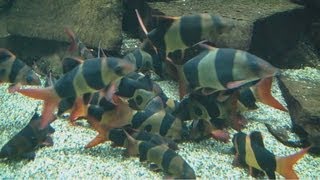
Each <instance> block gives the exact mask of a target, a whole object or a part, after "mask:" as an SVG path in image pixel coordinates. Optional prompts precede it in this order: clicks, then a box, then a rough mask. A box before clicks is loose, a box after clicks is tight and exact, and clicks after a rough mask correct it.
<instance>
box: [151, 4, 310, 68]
mask: <svg viewBox="0 0 320 180" xmlns="http://www.w3.org/2000/svg"><path fill="white" fill-rule="evenodd" d="M148 5H149V6H150V7H151V8H152V9H153V10H158V11H160V12H162V13H164V14H165V15H169V16H181V15H186V14H195V13H210V14H215V15H220V16H222V17H225V18H229V19H232V20H235V21H237V22H238V23H237V28H234V30H232V31H230V33H227V34H226V36H224V37H223V38H222V39H221V40H220V41H221V43H220V44H223V45H224V46H227V47H231V48H237V49H242V50H247V51H249V52H251V53H253V54H255V55H257V56H259V57H262V58H263V59H265V60H267V61H269V62H270V63H272V64H273V65H275V66H277V67H286V66H287V64H286V63H283V62H281V59H282V57H283V56H285V55H287V54H286V53H287V52H288V51H289V50H292V49H294V48H295V47H296V46H297V43H298V42H299V41H300V40H301V37H302V36H303V35H304V33H305V32H306V31H307V29H308V27H310V25H311V18H310V16H311V15H310V13H308V12H307V11H306V10H305V9H304V7H303V6H299V5H297V4H294V3H291V2H289V1H287V0H280V1H279V0H270V1H248V0H236V1H232V2H229V1H228V2H225V1H220V0H212V1H207V0H198V1H193V0H185V1H170V2H169V3H165V2H149V3H148ZM146 24H147V25H148V24H149V23H146ZM152 28H153V27H152V26H149V27H147V29H149V30H151V29H152ZM299 64H301V63H300V62H299Z"/></svg>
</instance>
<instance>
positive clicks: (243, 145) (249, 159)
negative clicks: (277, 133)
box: [232, 132, 276, 179]
mask: <svg viewBox="0 0 320 180" xmlns="http://www.w3.org/2000/svg"><path fill="white" fill-rule="evenodd" d="M232 141H233V144H234V146H235V149H236V153H238V156H239V161H240V162H241V163H244V164H247V165H248V166H249V167H253V168H255V169H257V170H260V171H264V172H266V173H267V175H268V177H269V178H272V179H275V173H274V172H275V170H276V157H275V155H274V154H273V153H271V152H270V151H268V150H267V149H265V148H264V145H263V141H260V140H259V141H258V142H257V141H254V140H252V139H250V136H249V135H246V134H244V133H242V132H239V133H237V134H235V135H234V138H233V140H232ZM262 145H263V146H262Z"/></svg>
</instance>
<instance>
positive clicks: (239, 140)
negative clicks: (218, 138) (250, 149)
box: [233, 132, 246, 165]
mask: <svg viewBox="0 0 320 180" xmlns="http://www.w3.org/2000/svg"><path fill="white" fill-rule="evenodd" d="M234 140H235V141H236V142H234ZM234 140H233V144H234V146H236V145H237V146H238V153H239V162H240V163H241V164H242V165H245V164H246V134H245V133H243V132H239V133H237V134H235V135H234Z"/></svg>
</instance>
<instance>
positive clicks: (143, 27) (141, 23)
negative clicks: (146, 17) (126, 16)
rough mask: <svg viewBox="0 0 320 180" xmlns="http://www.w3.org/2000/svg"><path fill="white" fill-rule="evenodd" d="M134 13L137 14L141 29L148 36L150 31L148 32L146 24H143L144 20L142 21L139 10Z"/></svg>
mask: <svg viewBox="0 0 320 180" xmlns="http://www.w3.org/2000/svg"><path fill="white" fill-rule="evenodd" d="M134 11H135V12H136V15H137V19H138V22H139V24H140V27H141V29H142V31H143V32H144V35H145V36H147V34H148V30H147V28H146V26H145V25H144V23H143V20H142V18H141V16H140V14H139V11H138V9H135V10H134Z"/></svg>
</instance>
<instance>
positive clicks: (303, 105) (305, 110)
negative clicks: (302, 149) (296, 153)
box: [278, 76, 320, 153]
mask: <svg viewBox="0 0 320 180" xmlns="http://www.w3.org/2000/svg"><path fill="white" fill-rule="evenodd" d="M278 80H279V87H280V89H281V92H282V95H283V97H284V99H285V101H286V103H287V107H288V110H289V114H290V117H291V121H292V130H293V131H294V132H295V133H296V134H297V135H298V136H299V137H300V139H301V142H302V143H303V145H304V146H309V145H314V146H316V147H318V150H320V142H319V139H320V108H319V107H320V91H319V87H320V82H318V81H307V80H305V81H302V80H299V81H298V80H294V79H291V78H290V77H288V76H282V77H280V78H279V79H278ZM317 139H318V140H317ZM319 152H320V151H318V153H319Z"/></svg>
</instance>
